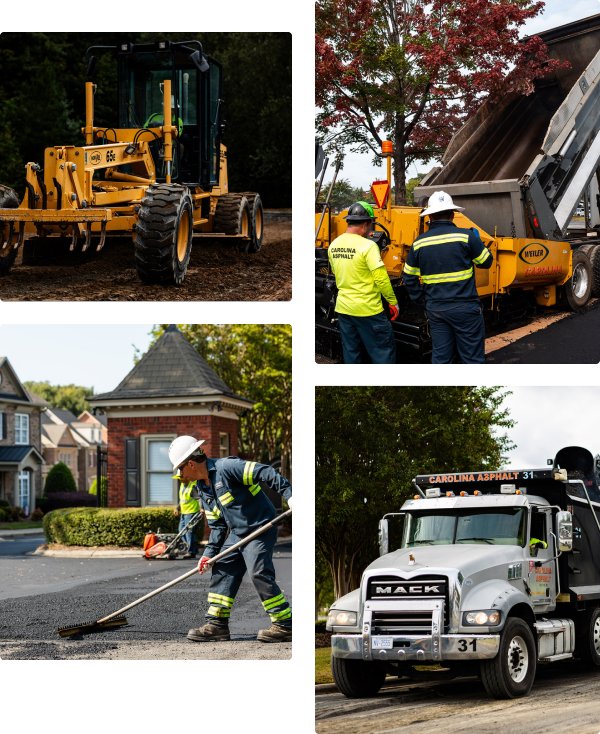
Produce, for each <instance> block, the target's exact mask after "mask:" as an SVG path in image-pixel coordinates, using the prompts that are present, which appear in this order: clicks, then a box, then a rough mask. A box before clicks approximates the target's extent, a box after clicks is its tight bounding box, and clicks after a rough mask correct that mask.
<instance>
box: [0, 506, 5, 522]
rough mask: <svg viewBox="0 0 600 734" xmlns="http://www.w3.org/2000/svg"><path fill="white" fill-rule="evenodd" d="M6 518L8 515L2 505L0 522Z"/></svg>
mask: <svg viewBox="0 0 600 734" xmlns="http://www.w3.org/2000/svg"><path fill="white" fill-rule="evenodd" d="M5 520H6V515H5V514H4V510H3V508H2V507H0V522H4V521H5Z"/></svg>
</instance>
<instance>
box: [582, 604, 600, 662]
mask: <svg viewBox="0 0 600 734" xmlns="http://www.w3.org/2000/svg"><path fill="white" fill-rule="evenodd" d="M583 626H584V632H583V634H582V635H581V637H580V638H579V639H578V640H577V655H578V656H579V659H580V660H581V662H582V663H583V664H584V665H592V666H598V667H600V609H598V608H596V609H590V610H589V611H588V612H586V614H585V616H584V620H583Z"/></svg>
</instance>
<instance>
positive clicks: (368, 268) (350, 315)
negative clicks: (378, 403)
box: [327, 201, 398, 364]
mask: <svg viewBox="0 0 600 734" xmlns="http://www.w3.org/2000/svg"><path fill="white" fill-rule="evenodd" d="M344 219H345V220H346V221H347V222H348V228H347V230H346V231H345V232H344V234H341V235H340V236H339V237H337V238H336V239H335V240H334V241H333V242H332V243H331V245H329V249H328V251H327V253H328V257H329V263H330V265H331V270H332V272H333V274H334V275H335V283H336V285H337V287H338V294H337V299H336V303H335V311H336V313H337V316H338V324H339V327H340V335H341V337H342V348H343V350H344V364H361V363H362V362H363V361H364V359H363V349H364V350H365V351H366V352H367V353H368V355H369V358H370V360H371V362H372V363H373V364H396V342H395V340H394V332H393V329H392V324H391V323H390V319H388V317H387V315H386V313H385V311H384V308H383V304H382V302H381V297H382V296H383V297H384V298H385V300H386V301H387V302H388V304H389V309H390V314H391V320H392V321H394V319H396V317H397V316H398V299H397V298H396V295H395V294H394V290H393V288H392V284H391V282H390V276H389V275H388V274H387V270H386V269H385V265H384V264H383V260H382V259H381V254H380V252H379V247H378V246H377V243H376V242H375V241H374V240H371V239H369V232H370V231H371V229H372V227H373V222H375V221H376V220H375V214H374V212H373V207H372V206H371V205H370V204H369V203H368V202H366V201H357V202H356V203H355V204H352V206H351V207H350V209H348V215H347V216H345V217H344Z"/></svg>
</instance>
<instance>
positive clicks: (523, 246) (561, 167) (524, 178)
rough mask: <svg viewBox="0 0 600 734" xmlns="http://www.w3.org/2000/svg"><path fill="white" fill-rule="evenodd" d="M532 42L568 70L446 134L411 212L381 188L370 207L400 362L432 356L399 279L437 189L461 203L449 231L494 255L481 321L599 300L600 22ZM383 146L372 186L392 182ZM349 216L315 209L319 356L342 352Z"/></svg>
mask: <svg viewBox="0 0 600 734" xmlns="http://www.w3.org/2000/svg"><path fill="white" fill-rule="evenodd" d="M539 35H540V36H541V38H542V40H543V41H544V43H545V44H546V45H547V47H548V55H549V57H550V58H554V59H559V60H567V61H569V62H570V66H571V68H570V69H564V68H559V69H556V70H554V71H553V72H551V73H549V74H547V75H546V76H544V77H543V78H542V79H539V80H536V81H535V82H534V83H533V86H534V90H533V92H532V93H531V94H530V95H528V96H524V95H522V94H517V93H515V92H511V93H509V94H507V95H506V96H504V97H503V98H502V99H501V100H500V101H498V102H497V103H495V104H492V103H490V102H486V103H485V104H484V105H483V106H482V107H481V108H480V109H479V110H478V111H477V113H476V114H475V115H474V116H473V117H472V118H471V119H469V121H468V122H467V123H466V124H465V125H464V126H463V127H462V128H461V129H460V130H459V131H458V132H457V133H456V134H455V135H454V137H453V138H452V140H451V141H450V144H449V146H448V148H447V149H446V151H445V154H444V156H443V159H442V165H441V166H437V167H435V168H434V169H433V170H431V171H430V172H429V173H428V174H427V175H426V176H425V178H424V179H423V180H422V181H421V182H420V184H419V186H417V187H416V188H415V189H414V197H415V202H416V203H417V204H418V207H401V206H392V205H391V201H390V195H389V192H388V195H387V206H385V205H384V204H383V202H381V203H380V205H379V207H378V208H377V209H375V214H376V217H377V222H376V224H375V226H374V229H375V231H374V232H372V233H371V235H370V237H371V238H372V239H374V240H375V241H376V242H377V244H378V245H379V247H380V250H381V257H382V260H383V263H384V265H385V266H386V269H387V271H388V274H389V276H390V280H391V282H392V286H393V288H394V292H395V294H396V296H397V298H398V303H399V308H400V315H399V317H398V318H397V319H396V320H395V321H394V322H392V326H393V330H394V336H395V340H396V345H397V347H398V350H397V352H398V354H399V356H400V355H402V354H403V353H405V352H406V350H411V351H413V352H416V353H418V354H419V355H421V357H426V356H427V355H428V354H429V352H430V351H431V339H430V337H429V331H428V324H427V318H426V314H425V313H424V312H423V311H422V310H421V309H420V308H418V307H416V306H414V305H413V304H412V303H411V301H410V299H409V297H408V294H407V293H406V291H405V289H404V286H403V284H402V272H403V269H404V263H405V261H406V257H407V254H408V251H409V249H410V246H411V244H412V242H413V241H414V240H415V238H416V237H417V236H418V235H419V234H422V233H423V232H424V231H426V229H427V227H428V225H427V223H426V222H424V219H425V218H423V217H420V216H419V215H420V213H421V212H422V211H423V208H424V207H425V206H426V205H427V201H428V198H429V196H431V195H432V194H433V193H434V191H444V192H446V193H448V194H450V196H451V197H452V199H453V201H454V203H455V204H458V205H459V206H461V207H464V211H463V212H458V213H456V215H455V218H454V222H455V224H456V225H457V226H458V227H462V228H470V227H472V228H474V229H476V230H477V232H478V233H479V235H480V237H481V239H482V241H483V243H484V245H485V246H486V247H488V248H489V249H490V251H491V252H492V254H493V256H494V264H493V265H492V267H491V268H490V269H489V270H483V269H476V270H475V274H474V277H475V279H476V286H477V291H478V294H479V297H480V299H481V300H482V303H483V305H484V309H485V310H484V313H485V314H486V320H487V321H488V323H489V322H492V323H493V322H502V321H508V320H510V319H512V318H519V317H523V316H531V315H533V314H534V313H535V310H536V309H537V308H538V307H544V306H554V305H556V304H558V303H560V302H562V303H563V304H564V305H565V306H566V307H567V308H570V309H573V310H579V309H581V308H583V307H584V306H585V305H586V304H587V303H588V301H589V300H590V298H591V296H592V295H593V296H596V297H598V296H600V249H599V247H598V242H599V240H598V234H599V232H600V195H599V188H598V182H599V176H600V173H599V166H600V51H599V48H600V15H596V16H593V17H592V18H586V19H584V20H581V21H577V22H575V23H570V24H568V25H566V26H561V27H560V28H555V29H553V30H551V31H547V32H545V33H541V34H539ZM391 145H392V144H391V143H390V142H389V141H386V142H384V144H383V150H382V156H383V157H387V168H388V174H387V181H386V182H377V186H381V185H382V184H385V185H387V184H388V182H390V181H391V152H392V148H391ZM375 188H376V187H375V185H374V189H375ZM388 189H389V186H388ZM374 193H376V192H375V191H374ZM582 200H585V201H586V206H585V207H584V210H585V217H584V220H583V221H582V222H578V223H577V222H574V221H573V216H574V214H575V213H576V211H577V208H578V205H579V204H580V202H581V201H582ZM346 213H347V211H346V210H344V211H342V212H340V213H338V214H333V213H332V211H331V207H330V206H329V205H328V204H326V205H321V204H319V205H317V214H316V221H317V232H316V238H315V240H316V249H315V269H316V274H315V281H316V282H315V292H316V293H315V295H316V326H317V350H318V351H319V352H320V353H322V354H325V355H329V356H332V357H336V356H337V355H339V354H340V346H339V328H338V325H337V319H336V315H335V310H334V308H335V293H336V290H335V279H334V277H333V275H332V274H331V269H330V267H329V263H328V257H327V248H328V247H329V244H330V243H331V241H332V240H333V239H335V238H336V237H337V236H339V235H340V234H342V233H343V232H344V231H345V229H346V223H345V222H344V219H343V217H344V216H345V215H346ZM384 306H385V304H384ZM385 307H386V308H387V306H385Z"/></svg>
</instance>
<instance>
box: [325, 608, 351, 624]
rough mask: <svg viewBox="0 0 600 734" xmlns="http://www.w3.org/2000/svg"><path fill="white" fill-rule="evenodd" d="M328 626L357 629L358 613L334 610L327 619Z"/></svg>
mask: <svg viewBox="0 0 600 734" xmlns="http://www.w3.org/2000/svg"><path fill="white" fill-rule="evenodd" d="M327 624H328V625H329V626H330V627H334V626H337V625H348V626H350V627H356V612H338V610H337V609H332V610H331V611H330V612H329V616H328V617H327Z"/></svg>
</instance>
